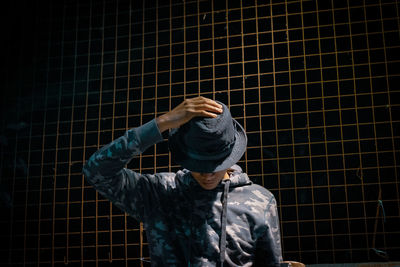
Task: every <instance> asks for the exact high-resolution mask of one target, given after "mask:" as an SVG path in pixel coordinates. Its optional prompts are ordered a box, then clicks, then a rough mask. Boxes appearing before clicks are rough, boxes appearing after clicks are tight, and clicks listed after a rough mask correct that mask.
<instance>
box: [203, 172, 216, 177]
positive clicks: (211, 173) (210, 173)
mask: <svg viewBox="0 0 400 267" xmlns="http://www.w3.org/2000/svg"><path fill="white" fill-rule="evenodd" d="M213 175H214V173H213V172H202V173H201V176H203V177H204V178H212V177H213Z"/></svg>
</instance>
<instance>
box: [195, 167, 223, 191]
mask: <svg viewBox="0 0 400 267" xmlns="http://www.w3.org/2000/svg"><path fill="white" fill-rule="evenodd" d="M226 171H227V170H222V171H218V172H211V173H203V172H192V176H193V178H194V179H195V180H196V181H197V182H198V183H199V185H200V186H201V187H202V188H203V189H206V190H212V189H214V188H216V187H217V186H218V185H219V183H220V182H221V180H223V179H228V178H229V175H228V173H227V172H226Z"/></svg>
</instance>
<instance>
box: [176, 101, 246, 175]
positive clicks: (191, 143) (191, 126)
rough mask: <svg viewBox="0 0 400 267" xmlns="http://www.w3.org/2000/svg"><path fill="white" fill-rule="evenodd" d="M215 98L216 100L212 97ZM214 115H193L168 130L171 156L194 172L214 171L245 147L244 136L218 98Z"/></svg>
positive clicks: (227, 164)
mask: <svg viewBox="0 0 400 267" xmlns="http://www.w3.org/2000/svg"><path fill="white" fill-rule="evenodd" d="M216 102H218V101H216ZM218 103H219V104H221V105H222V110H223V112H222V113H221V114H219V115H218V116H217V117H216V118H208V117H195V118H193V119H192V120H190V121H189V122H187V123H185V124H184V125H181V127H179V128H178V129H173V130H172V131H171V132H170V133H169V137H168V147H169V149H170V151H171V156H172V158H173V160H174V161H175V162H176V163H178V164H180V165H181V166H182V167H184V168H186V169H188V170H190V171H194V172H217V171H222V170H226V169H228V168H230V167H232V166H233V165H234V164H236V162H238V161H239V160H240V158H241V157H242V155H243V154H244V152H245V150H246V145H247V136H246V132H245V131H244V129H243V127H242V126H241V125H240V124H239V123H238V122H237V121H236V120H235V119H233V118H232V116H231V113H230V112H229V109H228V108H227V107H226V106H225V105H224V104H223V103H221V102H218Z"/></svg>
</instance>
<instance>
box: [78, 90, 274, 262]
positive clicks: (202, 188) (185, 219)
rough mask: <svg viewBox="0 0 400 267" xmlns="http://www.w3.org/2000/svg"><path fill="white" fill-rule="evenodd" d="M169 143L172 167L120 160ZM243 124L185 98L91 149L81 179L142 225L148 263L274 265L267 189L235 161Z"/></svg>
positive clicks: (220, 108) (214, 106)
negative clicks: (146, 169) (164, 169)
mask: <svg viewBox="0 0 400 267" xmlns="http://www.w3.org/2000/svg"><path fill="white" fill-rule="evenodd" d="M168 129H172V130H171V131H170V134H169V139H168V144H169V149H170V151H171V155H172V157H173V159H174V160H175V162H176V163H179V164H180V165H181V166H182V167H183V168H184V169H183V170H181V171H178V172H177V173H156V174H140V173H136V172H134V171H132V170H130V169H126V168H124V166H125V165H126V164H127V163H128V162H129V161H130V160H131V159H132V158H133V157H134V156H135V155H138V154H140V153H142V152H143V151H145V150H146V149H147V148H148V147H150V146H152V145H154V144H156V143H158V142H160V141H163V138H162V135H161V133H162V132H164V131H166V130H168ZM246 145H247V137H246V134H245V131H244V129H243V128H242V126H241V125H240V124H239V123H238V122H237V121H236V120H234V119H233V118H232V117H231V114H230V112H229V109H228V108H227V107H226V106H225V105H224V104H222V103H218V102H215V101H213V100H211V99H207V98H204V97H196V98H192V99H187V100H185V101H184V102H182V103H181V104H180V105H179V106H177V107H176V108H175V109H173V110H172V111H170V112H168V113H166V114H164V115H162V116H160V117H158V118H156V119H154V120H152V121H150V122H148V123H146V124H144V125H142V126H140V127H138V128H133V129H130V130H128V131H127V132H126V133H125V135H124V136H121V137H119V138H117V139H116V140H114V141H113V142H111V143H110V144H108V145H106V146H104V147H103V148H101V149H100V150H98V151H97V152H96V153H94V154H93V155H92V156H91V157H90V159H89V160H88V162H87V163H86V165H85V166H84V168H83V173H84V175H85V176H86V178H87V181H88V182H89V183H90V184H91V185H93V187H94V188H95V189H96V190H97V191H99V193H100V194H102V195H103V196H104V197H106V198H108V199H110V200H111V201H112V203H114V205H116V206H117V207H119V208H120V209H122V210H123V211H125V212H127V213H128V214H129V215H131V216H133V217H134V218H136V219H137V220H138V221H142V222H143V223H144V226H145V228H146V233H147V240H148V242H149V248H150V258H151V263H152V266H217V265H218V266H223V265H225V266H254V265H257V266H279V262H281V260H282V255H281V254H282V253H281V243H280V232H279V220H278V214H277V207H276V201H275V198H274V196H273V195H272V194H271V193H270V192H269V191H268V190H266V189H265V188H263V187H261V186H259V185H255V184H253V183H252V182H251V181H250V180H249V178H248V176H247V174H245V173H243V172H242V170H241V168H240V167H239V166H237V165H235V164H236V162H237V161H239V159H240V158H241V157H242V155H243V154H244V152H245V150H246Z"/></svg>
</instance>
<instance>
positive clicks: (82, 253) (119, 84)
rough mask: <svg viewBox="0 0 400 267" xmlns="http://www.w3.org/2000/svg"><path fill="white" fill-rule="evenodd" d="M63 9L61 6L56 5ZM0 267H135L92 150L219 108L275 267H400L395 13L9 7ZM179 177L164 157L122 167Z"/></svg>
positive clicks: (161, 151) (114, 4) (158, 151)
mask: <svg viewBox="0 0 400 267" xmlns="http://www.w3.org/2000/svg"><path fill="white" fill-rule="evenodd" d="M54 2H57V3H54ZM4 11H5V12H4V16H2V20H3V21H2V23H1V24H2V32H3V48H2V49H1V51H2V53H1V54H2V63H3V66H2V72H1V73H2V75H1V125H0V149H1V154H0V159H1V163H0V170H1V176H0V209H1V217H0V229H1V231H0V235H1V236H0V239H1V240H2V244H3V246H2V248H1V249H0V264H1V265H7V264H8V265H19V264H25V265H28V266H30V265H35V266H37V265H40V266H46V265H60V266H65V264H68V265H82V264H83V265H84V266H91V265H93V266H97V265H116V266H120V265H123V264H130V265H133V266H136V265H139V264H140V263H141V262H142V263H143V264H144V263H145V262H144V261H141V260H140V258H144V259H145V260H149V259H148V252H147V243H146V239H145V234H144V232H143V231H144V229H143V227H142V225H141V224H140V223H139V222H136V221H134V220H133V219H131V218H130V217H128V216H126V214H123V213H122V212H120V211H119V210H118V209H117V208H115V207H112V205H111V204H110V203H109V201H107V200H105V199H104V198H102V197H101V196H99V195H98V194H97V193H96V192H95V191H94V190H93V189H92V188H91V187H90V186H89V185H88V184H86V183H85V182H84V179H83V176H82V174H81V169H82V165H83V163H84V162H85V160H86V159H87V158H88V157H89V156H90V155H91V154H92V153H93V152H95V151H96V150H97V149H98V148H100V147H101V146H103V145H105V144H107V143H109V142H110V141H111V140H113V139H114V138H116V137H118V136H120V135H122V134H123V133H124V131H125V130H127V129H129V128H131V127H135V126H139V125H141V124H143V123H145V122H147V121H149V120H151V119H152V118H154V117H155V116H159V115H160V114H162V113H164V112H166V111H168V110H170V109H171V108H173V107H174V106H176V105H177V104H178V103H179V102H181V101H182V100H183V99H184V98H186V97H194V96H197V95H203V96H207V97H211V98H214V99H217V100H220V101H222V102H224V103H226V104H227V105H228V106H229V107H230V109H231V112H232V114H233V116H234V117H235V118H236V119H237V120H238V121H239V122H240V123H241V124H242V125H243V126H244V127H245V129H246V131H247V133H248V137H249V144H248V150H247V153H246V154H245V156H243V158H242V160H241V161H240V163H239V165H240V166H241V167H242V168H243V169H244V170H245V171H246V172H247V173H248V174H249V176H250V178H251V179H252V180H253V181H254V182H255V183H258V184H261V185H263V186H265V187H266V188H268V189H269V190H271V191H272V192H273V193H274V195H275V196H276V198H277V200H278V204H279V216H280V219H281V232H282V238H283V240H282V241H283V244H282V245H283V251H284V258H285V259H287V260H297V261H302V262H304V263H307V264H312V263H343V262H367V261H389V260H390V261H396V260H397V261H398V260H400V256H399V255H400V241H399V239H400V234H399V225H400V220H399V214H400V208H399V207H400V200H399V180H398V179H399V176H398V172H399V160H400V159H399V122H400V117H399V114H400V113H399V109H400V103H399V93H400V90H399V77H400V71H399V69H400V68H399V67H400V66H399V63H400V56H399V55H400V53H399V52H400V51H399V50H400V38H399V34H400V31H399V25H400V21H399V5H398V3H397V1H394V0H392V1H390V0H388V1H375V0H371V1H368V0H365V1H359V0H356V1H353V0H352V1H350V0H348V1H314V0H311V1H290V0H288V1H277V0H272V1H258V2H257V1H226V2H223V1H214V2H212V1H199V2H197V1H171V2H170V3H168V2H165V1H164V2H162V1H158V2H156V1H143V2H140V1H131V2H130V1H127V0H119V1H108V0H107V1H53V3H51V4H49V3H45V2H40V3H39V1H38V2H37V3H36V2H35V1H13V2H11V1H9V3H7V4H5V8H4ZM128 167H130V168H132V169H134V170H136V171H141V172H160V171H175V170H177V169H178V166H176V165H175V164H174V163H173V162H171V161H170V157H169V154H168V149H167V144H166V142H164V143H161V144H158V145H157V146H156V147H154V148H150V149H148V151H146V152H145V153H144V154H143V155H142V156H140V157H138V158H135V159H134V160H133V161H132V162H131V163H130V164H129V166H128Z"/></svg>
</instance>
